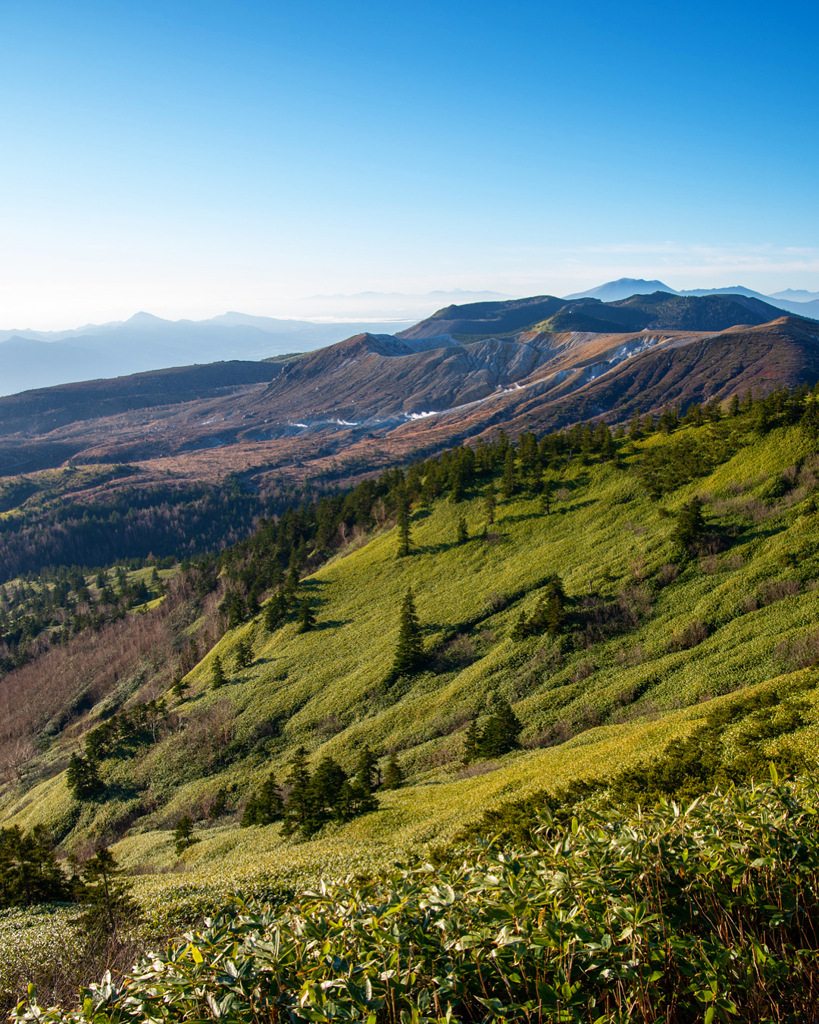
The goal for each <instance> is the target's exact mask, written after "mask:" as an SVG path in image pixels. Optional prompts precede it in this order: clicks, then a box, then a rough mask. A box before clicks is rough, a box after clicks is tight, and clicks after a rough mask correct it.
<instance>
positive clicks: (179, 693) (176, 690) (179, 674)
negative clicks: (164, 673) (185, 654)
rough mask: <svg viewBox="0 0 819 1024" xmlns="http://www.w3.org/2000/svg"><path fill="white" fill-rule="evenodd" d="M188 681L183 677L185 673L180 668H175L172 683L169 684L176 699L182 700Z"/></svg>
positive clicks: (188, 684)
mask: <svg viewBox="0 0 819 1024" xmlns="http://www.w3.org/2000/svg"><path fill="white" fill-rule="evenodd" d="M189 686H190V683H189V682H188V681H187V680H186V679H185V673H184V672H183V671H182V669H181V668H180V669H177V671H176V673H175V675H174V678H173V685H172V686H171V692H172V693H173V695H174V697H176V698H177V700H182V699H183V698H184V696H185V690H187V689H188V687H189Z"/></svg>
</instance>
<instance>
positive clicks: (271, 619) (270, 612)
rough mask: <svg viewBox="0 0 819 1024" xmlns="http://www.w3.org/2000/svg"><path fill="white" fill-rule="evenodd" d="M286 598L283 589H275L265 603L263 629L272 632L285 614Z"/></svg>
mask: <svg viewBox="0 0 819 1024" xmlns="http://www.w3.org/2000/svg"><path fill="white" fill-rule="evenodd" d="M287 607H288V606H287V598H286V596H285V594H284V592H283V591H281V590H277V591H276V593H275V594H274V595H273V596H272V597H271V598H270V600H269V601H268V602H267V604H266V605H265V610H264V625H265V629H266V630H267V631H268V632H269V633H272V632H273V630H274V629H276V628H277V627H278V626H279V624H280V623H281V621H282V619H283V618H284V617H285V615H287Z"/></svg>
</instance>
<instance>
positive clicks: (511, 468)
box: [501, 448, 517, 501]
mask: <svg viewBox="0 0 819 1024" xmlns="http://www.w3.org/2000/svg"><path fill="white" fill-rule="evenodd" d="M516 490H517V481H516V479H515V451H514V449H513V448H510V449H509V450H508V451H507V453H506V458H505V459H504V460H503V480H502V482H501V494H502V495H503V497H504V498H505V499H506V500H507V501H508V500H509V498H511V497H512V495H513V494H514V493H515V491H516Z"/></svg>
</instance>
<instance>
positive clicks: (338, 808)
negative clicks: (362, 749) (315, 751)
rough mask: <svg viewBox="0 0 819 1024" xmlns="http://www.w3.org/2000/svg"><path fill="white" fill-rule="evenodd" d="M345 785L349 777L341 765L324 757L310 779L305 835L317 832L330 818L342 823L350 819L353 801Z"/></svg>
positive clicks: (303, 829)
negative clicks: (350, 807)
mask: <svg viewBox="0 0 819 1024" xmlns="http://www.w3.org/2000/svg"><path fill="white" fill-rule="evenodd" d="M345 783H347V775H346V773H345V772H344V770H343V769H342V767H341V765H340V764H338V763H337V762H336V761H334V760H333V758H332V757H329V756H326V757H323V758H322V759H321V760H320V761H319V763H318V765H317V766H316V770H315V771H314V772H313V776H312V778H311V779H310V787H309V788H310V792H309V804H310V808H309V814H308V817H307V821H306V823H305V825H304V826H302V831H303V832H304V833H305V834H310V833H312V832H315V831H317V830H318V829H319V828H321V826H322V825H323V824H324V823H325V822H326V821H329V819H330V818H335V819H336V820H337V821H340V820H343V818H344V817H349V805H350V803H351V801H350V797H349V786H348V787H347V789H345ZM345 812H347V813H346V814H345Z"/></svg>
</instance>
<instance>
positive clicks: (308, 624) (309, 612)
mask: <svg viewBox="0 0 819 1024" xmlns="http://www.w3.org/2000/svg"><path fill="white" fill-rule="evenodd" d="M315 624H316V616H315V613H314V612H313V602H312V601H311V600H310V598H309V597H305V599H304V600H303V601H302V602H301V604H300V605H299V626H298V630H297V632H298V633H309V631H310V630H311V629H312V628H313V627H314V626H315Z"/></svg>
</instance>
